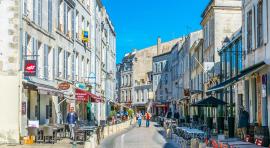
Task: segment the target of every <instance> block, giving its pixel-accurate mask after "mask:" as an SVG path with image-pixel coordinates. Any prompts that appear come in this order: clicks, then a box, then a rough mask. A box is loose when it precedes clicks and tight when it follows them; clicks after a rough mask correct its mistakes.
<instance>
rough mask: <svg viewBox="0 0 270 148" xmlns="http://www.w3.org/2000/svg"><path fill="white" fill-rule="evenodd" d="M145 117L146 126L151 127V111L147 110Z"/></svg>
mask: <svg viewBox="0 0 270 148" xmlns="http://www.w3.org/2000/svg"><path fill="white" fill-rule="evenodd" d="M145 119H146V127H149V126H150V119H151V114H150V113H149V112H146V114H145Z"/></svg>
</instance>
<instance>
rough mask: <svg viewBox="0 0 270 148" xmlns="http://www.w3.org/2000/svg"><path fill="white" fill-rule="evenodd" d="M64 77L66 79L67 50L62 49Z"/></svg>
mask: <svg viewBox="0 0 270 148" xmlns="http://www.w3.org/2000/svg"><path fill="white" fill-rule="evenodd" d="M64 78H65V79H67V52H66V51H65V50H64Z"/></svg>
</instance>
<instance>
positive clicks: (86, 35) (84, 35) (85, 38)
mask: <svg viewBox="0 0 270 148" xmlns="http://www.w3.org/2000/svg"><path fill="white" fill-rule="evenodd" d="M82 41H83V42H84V43H88V41H89V33H88V31H82Z"/></svg>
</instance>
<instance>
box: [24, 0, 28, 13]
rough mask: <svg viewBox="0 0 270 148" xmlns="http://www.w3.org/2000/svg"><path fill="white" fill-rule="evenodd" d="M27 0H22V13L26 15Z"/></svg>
mask: <svg viewBox="0 0 270 148" xmlns="http://www.w3.org/2000/svg"><path fill="white" fill-rule="evenodd" d="M27 11H28V10H27V0H24V1H23V13H24V15H27Z"/></svg>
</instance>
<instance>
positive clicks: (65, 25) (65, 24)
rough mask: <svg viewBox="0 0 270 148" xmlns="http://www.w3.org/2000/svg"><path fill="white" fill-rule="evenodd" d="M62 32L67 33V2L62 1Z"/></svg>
mask: <svg viewBox="0 0 270 148" xmlns="http://www.w3.org/2000/svg"><path fill="white" fill-rule="evenodd" d="M64 33H65V34H66V33H67V4H66V3H65V2H64Z"/></svg>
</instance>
